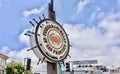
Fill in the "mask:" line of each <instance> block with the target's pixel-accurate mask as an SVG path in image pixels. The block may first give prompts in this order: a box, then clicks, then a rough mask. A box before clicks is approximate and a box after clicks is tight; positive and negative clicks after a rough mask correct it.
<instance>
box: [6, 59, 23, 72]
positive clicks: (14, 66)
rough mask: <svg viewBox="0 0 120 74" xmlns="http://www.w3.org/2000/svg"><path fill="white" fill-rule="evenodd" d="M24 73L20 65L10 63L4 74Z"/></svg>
mask: <svg viewBox="0 0 120 74" xmlns="http://www.w3.org/2000/svg"><path fill="white" fill-rule="evenodd" d="M24 71H25V68H24V67H23V65H22V63H19V62H13V61H12V62H10V63H9V64H8V65H7V68H6V74H22V73H23V72H24Z"/></svg>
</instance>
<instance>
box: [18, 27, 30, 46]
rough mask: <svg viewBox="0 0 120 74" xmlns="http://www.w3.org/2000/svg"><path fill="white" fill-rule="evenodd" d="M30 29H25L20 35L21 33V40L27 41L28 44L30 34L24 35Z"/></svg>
mask: <svg viewBox="0 0 120 74" xmlns="http://www.w3.org/2000/svg"><path fill="white" fill-rule="evenodd" d="M27 31H28V29H25V30H24V31H23V32H22V33H21V34H20V35H19V40H20V42H22V43H25V44H26V45H29V36H26V35H24V34H25V33H26V32H27Z"/></svg>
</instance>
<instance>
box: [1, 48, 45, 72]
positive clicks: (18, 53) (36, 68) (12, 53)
mask: <svg viewBox="0 0 120 74" xmlns="http://www.w3.org/2000/svg"><path fill="white" fill-rule="evenodd" d="M27 49H29V47H28V48H24V49H21V50H12V49H9V48H8V47H3V48H2V49H1V50H0V53H3V54H6V55H7V56H8V57H9V59H8V60H7V61H8V62H11V61H15V62H22V63H23V64H24V58H31V66H32V67H33V72H40V71H46V64H45V63H43V64H41V63H40V64H39V65H37V62H38V58H37V57H36V56H35V54H34V53H33V51H29V52H28V51H27ZM44 73H45V72H44Z"/></svg>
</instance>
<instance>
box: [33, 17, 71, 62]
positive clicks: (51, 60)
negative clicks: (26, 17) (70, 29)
mask: <svg viewBox="0 0 120 74" xmlns="http://www.w3.org/2000/svg"><path fill="white" fill-rule="evenodd" d="M45 21H52V22H54V23H56V24H57V25H58V26H59V27H60V28H61V29H62V30H63V32H64V34H65V35H66V38H67V41H68V42H67V43H68V49H67V51H66V52H65V53H64V55H63V56H64V57H62V59H58V58H57V59H55V58H52V57H51V56H49V55H48V54H47V53H46V54H45V53H44V51H43V50H42V49H41V47H40V44H39V42H38V29H39V28H40V25H41V23H43V22H45ZM40 35H41V34H40ZM35 42H36V44H37V47H38V49H39V51H40V52H41V54H42V55H43V56H44V57H45V58H47V59H48V60H50V62H59V61H62V60H64V59H65V58H66V57H67V56H68V54H69V49H70V47H69V45H70V43H69V39H68V36H67V34H66V32H65V30H64V29H63V27H62V26H61V25H60V24H59V23H58V22H56V21H54V20H51V19H43V20H41V21H40V22H39V23H38V24H37V26H36V29H35Z"/></svg>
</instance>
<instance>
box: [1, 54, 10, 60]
mask: <svg viewBox="0 0 120 74" xmlns="http://www.w3.org/2000/svg"><path fill="white" fill-rule="evenodd" d="M0 58H3V59H5V60H7V59H8V58H9V57H8V56H6V55H4V54H1V53H0Z"/></svg>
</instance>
